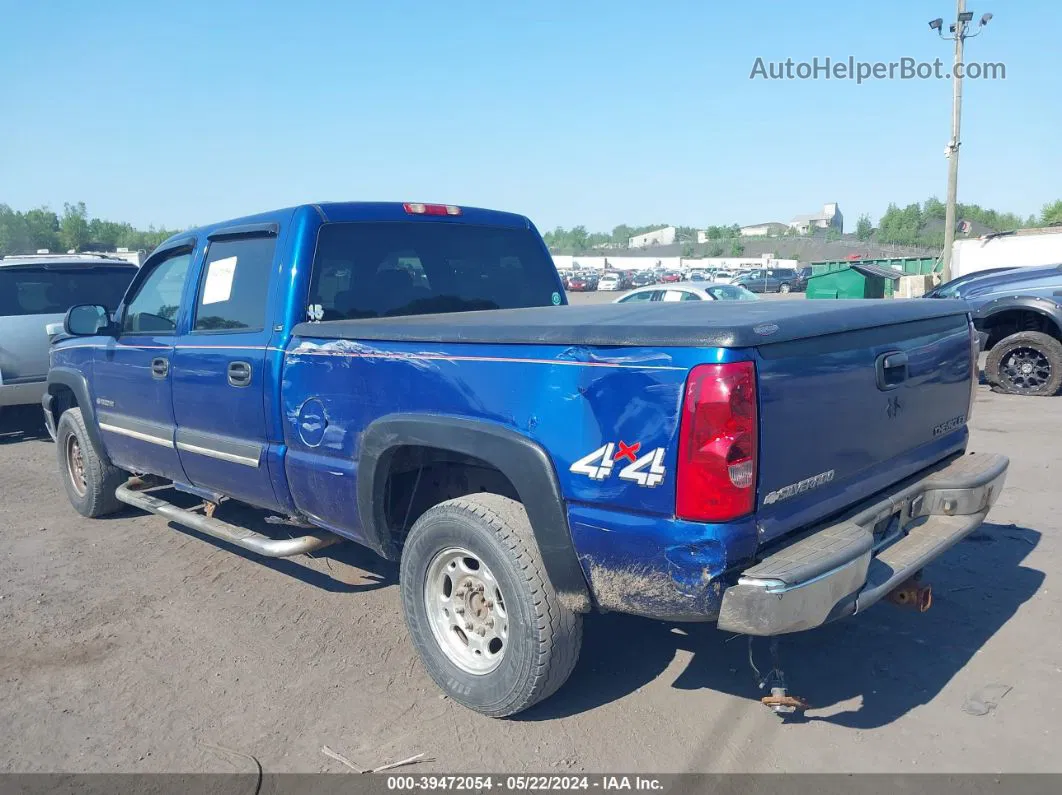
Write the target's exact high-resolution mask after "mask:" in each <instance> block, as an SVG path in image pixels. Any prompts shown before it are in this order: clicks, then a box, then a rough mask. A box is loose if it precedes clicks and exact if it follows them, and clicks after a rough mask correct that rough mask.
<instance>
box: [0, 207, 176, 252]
mask: <svg viewBox="0 0 1062 795" xmlns="http://www.w3.org/2000/svg"><path fill="white" fill-rule="evenodd" d="M174 231H175V230H169V229H156V228H155V227H153V226H149V227H148V228H147V229H136V228H135V227H133V225H132V224H129V223H119V222H116V221H105V220H103V219H102V218H89V217H88V211H87V209H86V207H85V203H84V202H77V203H76V204H64V205H63V212H62V214H59V213H56V212H54V211H53V210H51V209H50V208H48V207H38V208H36V209H34V210H26V211H24V212H20V211H18V210H12V209H11V208H10V207H9V206H8V205H6V204H0V256H6V255H9V254H32V253H34V252H36V251H39V250H42V249H47V250H48V251H50V252H52V253H65V252H67V251H76V252H81V251H114V250H115V249H116V248H128V249H129V250H130V251H139V250H144V251H151V250H152V249H154V248H155V247H156V246H157V245H158V244H159V243H161V242H162V241H163V240H165V239H166V238H168V237H169V236H170V235H172V234H173V233H174Z"/></svg>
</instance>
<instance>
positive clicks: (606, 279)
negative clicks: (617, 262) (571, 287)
mask: <svg viewBox="0 0 1062 795" xmlns="http://www.w3.org/2000/svg"><path fill="white" fill-rule="evenodd" d="M623 283H624V282H623V276H622V275H621V274H620V273H617V272H616V271H609V272H608V273H606V274H605V275H604V276H602V277H601V280H600V281H598V283H597V289H598V290H601V291H603V292H605V291H609V292H614V291H616V290H622V289H624V287H623Z"/></svg>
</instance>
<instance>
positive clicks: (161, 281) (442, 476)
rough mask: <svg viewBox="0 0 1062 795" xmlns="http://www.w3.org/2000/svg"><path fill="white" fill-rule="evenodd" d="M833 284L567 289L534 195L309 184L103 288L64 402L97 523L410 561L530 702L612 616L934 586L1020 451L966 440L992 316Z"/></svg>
mask: <svg viewBox="0 0 1062 795" xmlns="http://www.w3.org/2000/svg"><path fill="white" fill-rule="evenodd" d="M828 303H829V305H828V306H824V305H823V303H822V302H804V301H778V302H769V301H758V302H744V301H741V302H738V301H734V302H723V301H720V302H712V303H707V302H686V303H679V304H669V305H667V306H666V307H665V306H662V305H656V304H648V303H645V304H639V303H630V304H601V305H593V306H591V305H586V306H568V305H567V302H566V299H565V294H564V290H563V288H562V286H561V281H560V279H559V277H558V275H557V272H556V270H555V269H554V267H553V263H552V260H551V258H550V256H549V253H548V251H547V249H546V247H545V245H544V244H543V242H542V239H541V237H540V236H539V234H538V232H537V231H536V230H535V228H534V226H533V225H532V224H531V223H530V221H528V219H527V218H524V217H522V216H519V215H513V214H508V213H502V212H494V211H488V210H482V209H474V208H468V207H456V206H451V205H433V204H419V203H409V204H399V203H395V204H390V203H333V204H319V205H308V206H300V207H296V208H291V209H286V210H281V211H277V212H272V213H267V214H263V215H256V216H253V217H248V218H242V219H239V220H234V221H229V222H225V223H220V224H216V225H213V226H207V227H203V228H201V229H195V230H191V231H188V232H183V233H181V234H178V235H176V236H174V237H173V238H171V239H170V240H168V241H166V242H165V243H163V244H162V245H161V246H160V247H159V248H158V249H157V250H156V251H155V252H153V253H152V255H151V256H150V257H149V258H148V259H147V261H146V262H145V263H144V265H143V267H142V268H141V269H140V272H139V273H138V274H137V276H136V278H135V279H134V281H133V283H132V284H131V285H130V287H129V290H128V292H127V293H126V295H125V297H124V299H123V300H122V302H121V303H120V305H119V306H117V307H103V306H78V307H74V308H73V309H71V310H70V312H69V313H68V314H67V317H66V320H65V334H64V335H63V336H62V337H61V338H59V339H57V340H56V341H55V342H54V343H53V345H52V347H51V368H50V371H49V375H48V387H47V394H46V396H45V398H44V410H45V417H46V420H47V422H48V424H49V428H50V429H51V430H52V431H53V433H54V436H55V438H56V440H57V445H56V448H57V454H58V463H59V469H60V474H61V477H62V481H63V484H64V486H65V490H66V493H67V495H68V496H69V498H70V501H71V503H72V504H73V506H74V507H75V508H76V509H77V510H78V511H79V512H80V513H81V514H83V515H84V516H87V517H96V516H101V515H103V514H107V513H110V512H113V511H116V510H118V509H120V508H121V507H122V506H123V505H125V504H128V505H132V506H135V507H137V508H141V509H144V510H147V511H151V512H154V513H156V514H159V515H161V516H163V517H165V518H167V519H169V520H171V521H174V522H177V523H180V524H182V525H186V526H189V527H191V528H194V529H195V530H198V531H199V532H201V533H204V534H207V535H210V536H213V537H216V538H219V539H222V540H224V541H226V542H228V543H231V544H235V545H237V546H239V547H242V548H245V549H249V550H253V551H254V552H256V553H259V554H261V555H267V556H277V557H280V556H289V555H298V554H303V553H308V552H312V551H314V550H317V549H320V548H322V547H324V546H327V545H328V544H332V543H336V542H338V541H340V540H349V541H353V542H356V543H359V544H363V545H365V546H367V547H369V548H371V549H373V550H375V551H376V552H377V553H379V554H380V555H381V556H383V557H384V558H387V559H390V560H400V561H401V565H400V592H401V599H402V604H403V609H404V611H405V616H406V619H407V624H408V626H409V630H410V634H411V637H412V639H413V642H414V644H415V646H416V648H417V650H418V652H419V654H420V656H421V658H422V660H423V662H424V665H425V666H426V668H427V670H428V672H429V673H430V674H431V676H432V677H433V678H434V680H435V681H436V682H437V683H438V685H439V686H440V687H441V688H442V689H443V690H444V691H445V692H446V693H448V694H449V695H450V696H451V697H452V698H454V699H455V700H457V701H458V702H460V703H462V704H464V705H466V706H468V707H470V708H472V709H474V710H478V711H479V712H481V713H484V714H486V715H492V716H506V715H512V714H515V713H517V712H519V711H521V710H523V709H526V708H527V707H529V706H531V705H532V704H535V703H536V702H538V701H540V700H542V699H543V698H546V697H547V696H549V695H550V694H552V693H553V692H554V691H556V690H557V688H559V687H560V686H561V685H562V684H563V683H564V681H565V680H566V679H567V677H568V676H569V674H570V673H571V671H572V669H573V667H574V666H575V663H576V659H577V657H578V654H579V649H580V642H581V637H582V617H583V614H585V613H588V612H590V611H592V610H595V609H597V610H611V611H623V612H627V613H633V614H639V615H643V616H650V617H654V618H658V619H663V620H669V621H709V622H716V623H717V625H718V626H719V628H721V629H723V630H726V631H729V632H735V633H742V634H746V635H750V636H770V637H775V638H776V637H777V636H779V635H783V634H785V633H790V632H797V631H801V630H808V629H812V628H814V627H817V626H820V625H822V624H825V623H826V622H829V621H833V620H835V619H839V618H842V617H845V616H849V615H852V614H854V613H858V612H861V611H863V610H865V609H866V608H867V607H869V606H870V605H872V604H874V603H875V602H876V601H878V600H879V599H881V598H882V597H885V596H886V595H889V594H900V595H905V594H906V595H908V596H911V595H913V594H917V595H918V596H917V599H919V600H924V598H925V596H926V595H928V590H927V588H926V587H925V586H922V585H919V586H917V587H915V586H913V585H912V583H913V582H915V581H916V578H917V576H918V575H919V574H920V572H921V570H922V568H923V566H925V565H926V564H927V563H929V562H930V561H931V560H933V559H934V558H936V557H937V556H938V555H940V554H941V553H942V552H943V551H944V550H945V549H947V548H948V547H949V546H951V545H952V544H954V543H956V542H957V541H958V540H960V539H961V538H963V537H964V536H966V535H967V534H969V533H970V532H972V531H973V530H974V529H975V528H977V527H978V526H979V525H980V524H981V523H982V521H983V520H984V518H985V515H986V513H987V512H988V510H989V508H990V507H991V506H992V504H993V503H994V502H995V500H996V498H997V497H998V496H999V493H1000V490H1001V489H1002V487H1003V482H1004V479H1005V476H1006V471H1007V465H1008V462H1007V460H1006V459H1005V458H1003V457H1001V456H995V455H985V454H974V453H967V452H966V446H967V440H968V433H967V426H966V423H967V420H968V418H969V416H970V410H971V407H972V405H973V389H974V380H973V378H972V375H973V373H974V371H975V366H976V354H977V340H976V338H975V335H974V332H973V328H972V326H971V323H970V318H969V316H968V314H967V311H966V308H965V305H964V304H963V303H962V302H960V301H948V300H940V301H853V302H846V301H832V302H828ZM175 490H176V491H180V492H187V493H191V494H193V495H196V497H197V498H198V499H200V500H202V503H201V505H199V506H198V507H197V508H194V509H188V508H181V507H179V506H178V504H177V503H179V502H181V500H176V502H175V500H174V497H175V495H174V491H175ZM228 500H234V501H238V502H241V503H245V504H248V505H250V506H255V507H257V508H260V509H263V510H265V511H268V512H270V513H271V514H272V517H271V518H272V519H273V520H274V522H276V523H278V528H279V529H280V530H285V529H286V532H280V533H273V534H272V535H270V534H267V533H261V532H254V531H252V530H250V529H249V528H246V527H241V526H238V525H235V524H233V523H230V522H227V521H224V520H223V519H222V518H221V516H223V515H225V509H224V508H222V509H221V512H220V515H215V510H216V509H217V508H218V506H219V504H221V503H224V502H225V501H228ZM184 502H186V503H187V500H184ZM300 528H301V529H300ZM274 536H282V537H274ZM924 606H925V604H923V607H924Z"/></svg>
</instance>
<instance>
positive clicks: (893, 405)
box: [885, 397, 903, 420]
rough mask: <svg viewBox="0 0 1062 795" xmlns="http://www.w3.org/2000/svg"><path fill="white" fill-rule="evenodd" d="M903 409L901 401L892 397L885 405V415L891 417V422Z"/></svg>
mask: <svg viewBox="0 0 1062 795" xmlns="http://www.w3.org/2000/svg"><path fill="white" fill-rule="evenodd" d="M902 408H903V406H902V405H901V404H900V399H899V398H898V397H891V398H889V402H888V403H887V404H886V405H885V413H886V414H888V415H889V419H890V420H891V419H892V418H893V417H895V416H896V415H897V414H899V413H900V409H902Z"/></svg>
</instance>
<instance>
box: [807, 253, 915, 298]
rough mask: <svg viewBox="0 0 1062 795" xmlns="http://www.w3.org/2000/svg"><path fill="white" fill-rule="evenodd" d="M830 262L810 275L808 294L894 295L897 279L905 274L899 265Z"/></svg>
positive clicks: (824, 296) (809, 295)
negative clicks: (883, 265) (890, 266)
mask: <svg viewBox="0 0 1062 795" xmlns="http://www.w3.org/2000/svg"><path fill="white" fill-rule="evenodd" d="M820 264H827V263H820ZM828 264H829V265H830V266H832V267H830V268H825V269H822V270H821V271H819V272H812V274H811V276H810V277H809V278H808V289H807V297H808V298H892V293H893V290H894V288H895V287H896V283H897V282H898V281H899V280H900V277H901V276H904V275H905V274H904V272H903V271H901V270H899V269H897V268H886V267H882V266H880V265H870V264H867V263H865V262H858V261H853V262H838V263H828Z"/></svg>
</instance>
